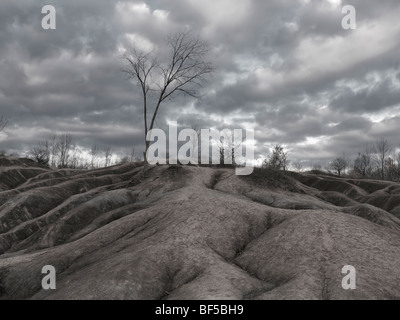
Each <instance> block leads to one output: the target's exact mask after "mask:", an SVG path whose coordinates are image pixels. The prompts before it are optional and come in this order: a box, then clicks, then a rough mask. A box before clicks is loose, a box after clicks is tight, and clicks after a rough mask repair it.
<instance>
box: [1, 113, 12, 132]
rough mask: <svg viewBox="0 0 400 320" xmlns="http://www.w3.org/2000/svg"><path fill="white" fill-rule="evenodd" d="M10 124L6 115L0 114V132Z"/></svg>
mask: <svg viewBox="0 0 400 320" xmlns="http://www.w3.org/2000/svg"><path fill="white" fill-rule="evenodd" d="M9 124H10V122H9V120H8V118H7V117H6V116H3V115H1V116H0V132H2V131H3V130H4V129H5V128H6V127H7V126H8V125H9Z"/></svg>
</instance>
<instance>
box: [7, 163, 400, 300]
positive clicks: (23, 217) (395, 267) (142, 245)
mask: <svg viewBox="0 0 400 320" xmlns="http://www.w3.org/2000/svg"><path fill="white" fill-rule="evenodd" d="M0 160H1V161H0V165H1V166H0V299H400V219H399V218H400V185H399V184H398V183H393V182H382V181H374V180H352V179H341V178H336V177H331V176H316V175H312V174H295V173H290V174H289V175H288V176H287V177H286V178H285V177H284V178H282V177H281V175H279V176H277V177H270V176H268V175H266V176H263V175H258V174H259V173H258V172H255V173H254V174H253V175H252V176H250V177H238V176H235V171H234V170H233V169H224V168H207V167H194V166H150V167H149V168H147V170H146V171H144V172H143V171H142V167H141V166H139V165H138V164H127V165H122V166H116V167H109V168H104V169H98V170H92V171H78V170H50V169H46V168H41V167H38V166H34V165H33V164H32V163H30V162H22V161H20V160H15V161H8V160H6V159H0ZM45 265H53V266H54V267H55V268H56V271H57V289H56V290H43V289H42V287H41V280H42V278H43V276H44V275H43V274H41V270H42V267H43V266H45ZM345 265H352V266H354V267H355V268H356V270H357V282H356V283H357V289H356V290H344V289H343V288H342V285H341V282H342V279H343V277H344V275H343V274H341V271H342V267H343V266H345Z"/></svg>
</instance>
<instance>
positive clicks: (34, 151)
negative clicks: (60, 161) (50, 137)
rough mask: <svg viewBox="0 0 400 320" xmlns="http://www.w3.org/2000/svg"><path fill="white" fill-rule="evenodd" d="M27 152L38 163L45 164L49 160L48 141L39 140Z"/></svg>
mask: <svg viewBox="0 0 400 320" xmlns="http://www.w3.org/2000/svg"><path fill="white" fill-rule="evenodd" d="M29 154H30V156H31V157H32V158H33V159H34V160H35V161H37V162H38V163H39V164H42V165H46V166H47V165H48V164H49V160H50V149H49V141H47V140H43V141H40V142H39V143H38V144H37V145H36V146H33V147H32V148H31V150H30V151H29Z"/></svg>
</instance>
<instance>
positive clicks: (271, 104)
mask: <svg viewBox="0 0 400 320" xmlns="http://www.w3.org/2000/svg"><path fill="white" fill-rule="evenodd" d="M46 4H50V3H48V2H47V1H46V2H45V1H34V2H33V1H28V0H3V1H1V3H0V30H1V31H0V114H4V115H6V116H7V117H8V118H9V119H10V120H11V125H10V126H9V127H8V128H7V130H6V131H5V132H4V133H2V134H1V135H0V149H3V150H6V151H9V152H18V153H19V154H20V155H25V154H26V152H27V151H28V150H29V148H30V146H31V145H32V144H34V143H36V142H37V141H38V140H40V139H44V138H46V137H47V136H49V135H50V134H52V133H55V132H69V133H70V134H71V135H72V136H73V137H74V141H75V142H76V143H77V144H78V145H80V146H81V147H82V148H90V146H91V145H92V144H97V145H98V146H111V147H112V148H113V149H114V150H115V152H119V153H120V154H123V153H124V152H127V150H130V149H131V148H132V146H136V148H137V150H141V149H143V148H144V141H143V139H144V134H143V130H144V129H143V119H142V118H143V112H142V102H141V97H140V92H139V91H138V89H137V87H136V86H135V83H133V82H132V81H129V80H128V79H127V78H126V77H125V76H124V74H123V73H122V72H121V69H122V68H123V67H124V66H123V60H122V59H121V55H122V54H123V52H125V50H129V48H130V47H131V46H132V45H136V46H140V47H143V48H160V49H162V48H163V47H164V45H165V38H166V36H167V35H168V34H171V33H174V32H179V31H182V30H184V29H185V28H190V29H191V30H193V31H194V32H195V33H198V34H199V35H200V36H201V37H202V38H203V39H205V40H206V41H208V42H209V44H210V46H211V52H210V54H209V57H208V58H209V59H210V61H211V62H212V63H213V65H214V67H215V69H216V71H215V74H214V76H213V77H212V78H211V79H210V81H209V83H208V84H207V86H206V87H205V88H204V90H203V97H202V99H201V100H193V99H192V98H188V97H178V98H177V99H175V100H172V101H168V102H167V103H166V104H165V105H164V106H163V108H162V109H161V113H160V115H159V118H158V119H157V126H159V127H165V126H166V124H167V122H168V121H171V120H173V121H178V123H179V125H180V126H186V127H188V126H199V127H203V128H211V127H213V128H217V129H223V128H224V127H229V128H233V127H235V128H253V129H254V130H255V138H256V143H257V144H256V153H257V157H259V158H262V157H265V156H266V155H267V154H268V150H269V148H270V147H271V146H273V145H274V144H276V143H280V144H283V145H284V146H285V147H286V148H287V149H288V150H290V156H291V158H292V159H299V160H314V161H319V160H324V159H325V160H326V159H329V158H330V157H333V156H335V155H341V154H342V153H346V154H347V155H349V156H351V155H354V154H356V152H357V151H361V150H362V149H363V147H364V145H365V143H366V142H373V141H375V140H376V139H378V138H379V137H381V136H385V137H387V138H388V139H389V140H390V141H391V143H392V144H393V145H394V146H395V145H399V143H400V138H399V122H398V120H399V119H400V90H399V89H400V86H399V85H400V55H399V52H400V41H399V40H398V39H400V20H399V19H398V17H399V16H400V3H399V2H398V1H397V0H382V1H379V2H377V1H372V0H364V1H362V2H361V1H345V0H343V1H342V0H324V1H321V0H318V1H317V0H297V1H296V0H293V1H282V0H268V1H256V0H243V1H235V2H234V1H228V0H217V1H216V0H204V1H195V0H187V1H182V0H168V1H164V0H163V1H161V0H158V1H157V0H149V1H112V0H84V1H77V0H72V1H61V0H53V1H51V5H53V6H54V7H55V8H56V12H57V28H56V30H43V29H42V27H41V20H42V18H43V16H44V15H43V14H42V13H41V9H42V7H43V6H44V5H46ZM348 4H349V5H354V6H355V8H356V13H357V15H356V17H357V29H355V30H344V29H343V28H342V25H341V22H342V18H343V16H344V15H343V14H342V8H343V6H345V5H348ZM358 148H359V150H358Z"/></svg>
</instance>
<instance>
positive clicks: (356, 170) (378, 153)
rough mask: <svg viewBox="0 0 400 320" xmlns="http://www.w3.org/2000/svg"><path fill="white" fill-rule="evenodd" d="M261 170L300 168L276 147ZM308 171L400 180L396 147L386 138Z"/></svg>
mask: <svg viewBox="0 0 400 320" xmlns="http://www.w3.org/2000/svg"><path fill="white" fill-rule="evenodd" d="M262 168H266V169H273V170H283V171H286V170H289V169H290V170H294V171H297V172H301V171H303V169H304V166H303V162H302V161H299V160H296V161H290V160H289V159H288V152H287V151H285V150H284V148H283V147H282V146H281V145H279V144H277V145H275V146H274V147H273V149H272V153H271V154H270V155H269V156H268V157H267V158H266V159H264V161H263V163H262ZM311 171H312V172H317V173H322V172H326V173H328V174H334V175H337V176H347V177H351V178H364V179H380V180H390V181H400V146H399V149H398V150H396V148H394V147H393V146H392V145H391V144H390V142H389V141H388V140H387V139H386V138H380V139H378V140H377V141H375V143H370V144H366V145H365V147H364V149H363V150H362V151H360V152H358V154H357V156H356V157H355V158H353V159H351V158H349V157H347V156H346V155H345V154H343V155H341V156H338V157H336V158H334V159H332V160H331V161H330V162H329V163H327V165H325V167H324V168H323V167H322V165H321V164H320V163H314V164H312V168H311Z"/></svg>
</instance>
